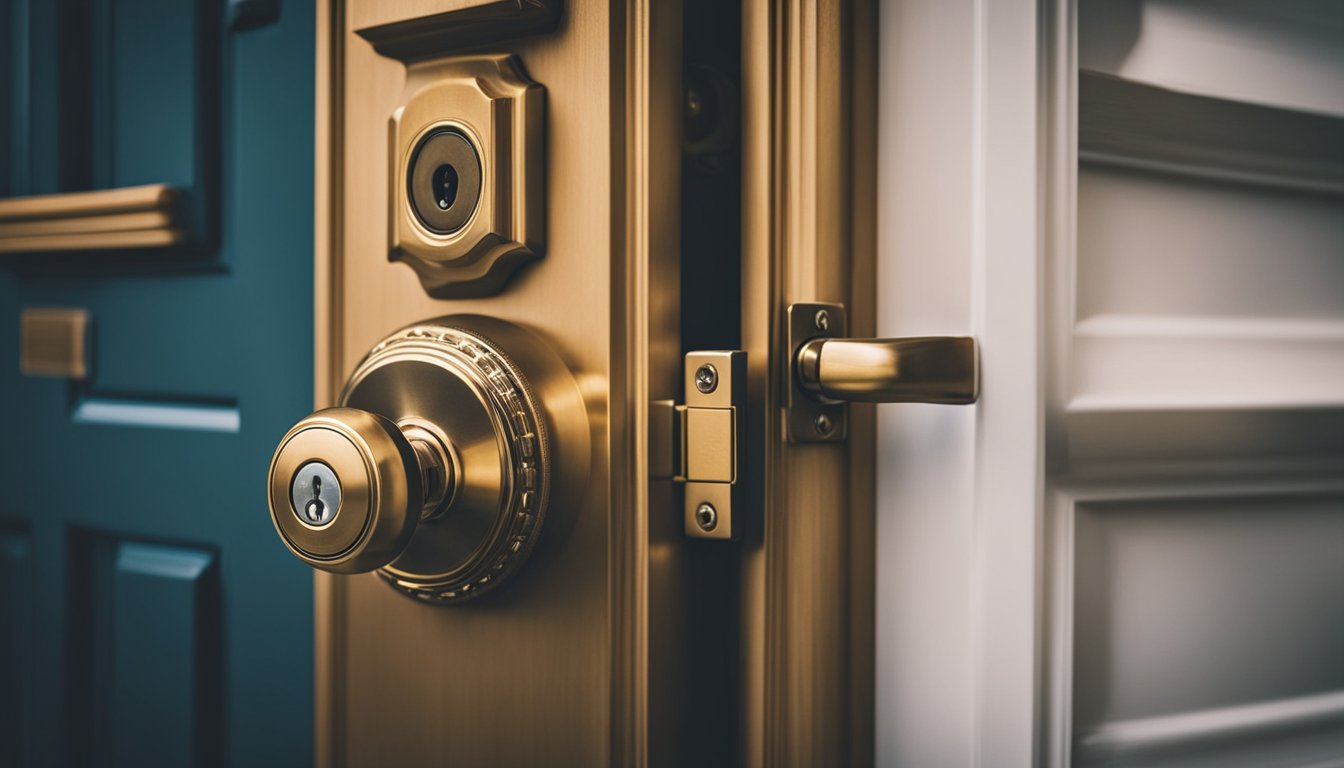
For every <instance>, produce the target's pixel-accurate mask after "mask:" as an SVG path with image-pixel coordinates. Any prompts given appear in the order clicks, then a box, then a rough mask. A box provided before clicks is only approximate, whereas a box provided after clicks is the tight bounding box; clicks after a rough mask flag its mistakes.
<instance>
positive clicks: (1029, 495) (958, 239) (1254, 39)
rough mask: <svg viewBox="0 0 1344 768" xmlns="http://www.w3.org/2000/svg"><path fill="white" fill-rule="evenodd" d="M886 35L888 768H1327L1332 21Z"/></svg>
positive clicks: (1049, 10) (1338, 719) (1143, 11)
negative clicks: (935, 349) (907, 381)
mask: <svg viewBox="0 0 1344 768" xmlns="http://www.w3.org/2000/svg"><path fill="white" fill-rule="evenodd" d="M881 24H882V28H881V71H880V85H879V89H880V93H881V103H880V110H879V111H880V126H879V134H880V142H879V144H880V147H879V168H880V173H879V179H880V181H879V213H880V220H879V221H880V223H879V241H880V248H881V251H880V258H879V272H880V275H879V279H880V289H879V290H880V300H879V306H880V318H879V323H880V326H879V332H880V333H881V335H884V336H914V335H921V334H948V333H959V332H960V333H970V334H973V335H975V336H977V337H978V338H979V340H980V342H981V349H982V372H983V373H982V387H981V391H982V395H981V400H980V402H979V403H978V404H977V405H975V406H972V407H969V408H966V409H949V408H946V407H945V406H921V405H888V406H882V407H881V409H880V410H879V413H880V437H879V440H880V442H879V472H878V477H879V480H878V482H879V487H878V505H879V512H878V590H877V602H878V606H877V616H878V630H877V676H878V679H877V709H876V722H877V728H876V731H877V734H878V736H877V739H878V744H877V759H878V763H879V764H881V765H912V766H927V765H938V766H960V765H967V766H969V765H994V766H998V765H1003V766H1026V765H1048V766H1070V765H1073V766H1091V765H1145V766H1176V765H1208V766H1260V765H1274V766H1299V765H1300V766H1326V765H1331V766H1340V765H1344V4H1341V3H1339V2H1326V1H1316V0H1289V1H1283V0H1280V1H1279V2H1275V3H1254V2H1243V1H1241V0H1217V1H1215V0H1207V1H1205V2H1197V3H1196V2H1177V1H1175V0H1171V1H1169V2H1163V1H1161V0H1106V1H1103V2H1096V1H1090V0H1081V1H1080V2H1076V3H1075V2H1068V0H1058V2H1054V1H1051V0H1041V2H1029V1H1027V0H1021V1H1017V2H1014V1H1012V0H1005V1H1004V2H999V0H979V2H976V1H975V0H884V1H883V2H882V4H881Z"/></svg>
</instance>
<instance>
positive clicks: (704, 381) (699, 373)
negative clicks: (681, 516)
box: [695, 363, 719, 509]
mask: <svg viewBox="0 0 1344 768" xmlns="http://www.w3.org/2000/svg"><path fill="white" fill-rule="evenodd" d="M718 386H719V372H718V370H716V369H715V368H714V366H712V365H710V364H708V363H706V364H704V365H702V366H700V367H699V368H696V369H695V388H696V389H698V390H700V392H701V393H703V394H706V395H708V394H709V393H710V392H713V391H714V390H715V389H718ZM711 509H713V508H712V507H711Z"/></svg>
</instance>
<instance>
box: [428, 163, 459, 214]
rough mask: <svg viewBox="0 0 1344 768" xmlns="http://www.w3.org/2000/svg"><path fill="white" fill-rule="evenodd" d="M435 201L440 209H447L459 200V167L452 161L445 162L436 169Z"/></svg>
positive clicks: (434, 182) (433, 178)
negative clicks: (455, 166) (454, 165)
mask: <svg viewBox="0 0 1344 768" xmlns="http://www.w3.org/2000/svg"><path fill="white" fill-rule="evenodd" d="M432 184H433V189H434V202H435V203H436V204H437V205H438V206H439V210H441V211H446V210H448V209H449V208H452V207H453V202H454V201H456V200H457V169H456V168H454V167H453V166H452V164H451V163H444V164H443V165H440V166H439V167H438V168H435V169H434V176H433V177H432Z"/></svg>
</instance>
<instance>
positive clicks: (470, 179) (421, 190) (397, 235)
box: [388, 55, 546, 298]
mask: <svg viewBox="0 0 1344 768" xmlns="http://www.w3.org/2000/svg"><path fill="white" fill-rule="evenodd" d="M545 95H546V91H545V89H544V88H543V87H542V86H541V85H540V84H539V83H536V82H534V81H532V80H531V79H529V78H528V77H527V75H526V74H525V73H524V71H523V68H522V64H521V61H520V60H519V59H518V57H516V56H512V55H484V56H483V55H476V56H460V57H451V58H446V59H438V60H434V61H427V62H415V63H412V64H409V65H408V66H407V70H406V87H405V90H404V91H403V94H402V100H401V104H400V106H398V107H397V108H396V109H395V110H394V111H393V113H392V120H391V125H390V131H391V142H390V144H391V152H390V155H389V159H388V163H389V174H388V175H389V178H390V179H391V189H390V194H389V196H388V200H389V203H390V208H391V210H390V216H391V222H392V226H391V227H390V232H391V242H390V243H389V256H390V258H391V259H392V260H394V261H401V262H404V263H406V264H407V265H409V266H410V267H411V268H412V269H414V270H415V272H416V274H417V275H418V276H419V278H420V282H421V284H422V285H423V286H424V288H425V291H426V292H427V293H429V295H431V296H434V297H435V298H462V297H474V296H490V295H493V294H495V293H498V292H499V291H500V290H502V289H503V286H504V284H505V282H506V281H507V280H508V279H509V277H510V276H511V275H512V274H513V273H514V272H515V271H516V270H517V269H519V268H520V267H522V266H523V265H524V264H526V263H527V262H529V261H532V260H533V259H537V258H540V257H541V255H542V252H543V248H544V245H545V224H546V217H545V214H546V212H545V209H544V203H545V174H544V159H545V158H544V155H543V152H544V136H543V129H544V121H543V112H544V109H545ZM436 152H437V153H439V154H441V155H442V156H441V157H440V156H437V155H436V156H435V157H432V158H431V157H429V156H428V155H427V153H429V154H433V153H436ZM472 155H474V157H475V159H476V161H477V163H478V165H477V166H476V167H475V168H473V167H472V164H471V159H470V156H472ZM448 168H451V173H448V171H447V170H446V169H448ZM440 170H443V171H444V175H443V176H442V177H440V178H436V172H438V171H440ZM453 176H455V177H456V178H455V179H452V178H451V177H453ZM454 180H455V182H456V188H455V192H456V194H457V199H456V200H449V201H446V202H447V203H448V204H447V205H445V206H439V205H438V204H437V201H436V200H435V193H436V192H438V191H441V190H442V188H443V186H444V184H445V183H446V182H447V181H454ZM447 186H449V187H451V185H447ZM440 208H441V210H440Z"/></svg>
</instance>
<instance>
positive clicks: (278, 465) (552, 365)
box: [270, 315, 589, 603]
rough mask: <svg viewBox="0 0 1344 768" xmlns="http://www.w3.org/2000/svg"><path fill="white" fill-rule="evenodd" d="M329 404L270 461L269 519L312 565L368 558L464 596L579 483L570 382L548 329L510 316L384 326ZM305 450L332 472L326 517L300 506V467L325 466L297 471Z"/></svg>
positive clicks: (443, 595)
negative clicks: (542, 333) (544, 333)
mask: <svg viewBox="0 0 1344 768" xmlns="http://www.w3.org/2000/svg"><path fill="white" fill-rule="evenodd" d="M506 350H507V351H506ZM340 403H341V407H340V408H336V409H329V410H327V411H319V412H317V413H315V414H313V415H312V416H309V417H308V418H307V419H304V420H303V421H301V422H300V423H299V424H298V425H296V426H295V427H294V429H292V430H290V433H289V434H287V435H286V436H285V439H284V440H283V441H282V442H281V446H280V448H279V449H278V450H277V452H276V457H275V460H274V461H273V463H272V469H271V478H270V502H271V510H272V518H273V519H274V520H275V522H276V528H277V530H279V531H280V534H281V538H282V539H284V541H285V544H286V546H288V547H289V548H290V549H291V550H292V551H294V553H295V554H296V555H298V556H299V557H300V559H302V560H304V561H305V562H307V563H309V564H310V565H313V566H314V567H317V568H323V569H325V570H330V571H334V572H337V573H355V572H362V571H369V570H375V569H376V570H377V571H378V574H379V575H380V576H381V577H382V578H383V579H385V580H386V581H387V582H388V583H389V584H390V585H392V586H393V587H395V588H396V589H398V590H399V591H401V592H404V593H406V594H408V595H411V596H413V597H416V598H419V599H422V600H428V601H432V602H437V603H452V602H460V601H463V600H467V599H470V598H473V597H476V596H479V595H481V594H484V593H486V592H489V591H491V590H493V589H494V588H496V587H498V586H499V585H500V584H501V583H503V582H505V581H507V580H508V579H509V578H510V577H511V576H513V575H514V574H515V573H516V572H517V571H518V569H519V567H520V566H521V564H522V563H523V561H524V560H525V559H526V558H527V556H528V554H529V553H530V552H531V551H532V549H533V547H534V546H535V545H536V543H537V540H538V537H539V535H540V532H541V530H542V523H543V522H544V520H545V519H546V517H547V515H548V511H549V512H550V513H551V514H554V512H553V510H552V508H553V507H555V506H557V505H558V504H565V505H572V504H574V502H576V501H577V500H578V499H579V498H580V497H581V495H582V493H583V491H584V488H585V486H586V484H587V477H588V452H589V433H588V420H587V413H586V410H585V408H584V404H583V399H582V396H581V394H580V393H579V389H578V386H577V384H576V383H575V381H574V378H573V376H572V375H571V374H570V372H569V370H568V368H567V367H566V366H565V364H564V363H563V362H562V361H561V360H560V358H559V356H558V355H556V353H555V352H554V351H553V350H551V349H550V347H549V346H548V345H547V344H546V343H545V342H544V341H542V340H541V339H540V338H539V337H537V336H536V335H534V334H533V333H531V332H529V331H526V330H524V329H522V328H519V327H517V326H514V325H511V324H509V323H505V322H502V321H497V320H493V319H490V318H484V317H478V316H467V315H460V316H451V317H445V318H440V319H438V320H434V321H429V322H425V323H419V324H416V325H413V326H410V327H407V328H404V329H402V330H400V331H398V332H396V333H394V334H391V335H390V336H388V337H387V338H385V339H384V340H383V341H382V342H380V343H379V344H378V345H377V346H376V347H374V348H373V350H372V351H370V352H369V354H368V355H367V356H366V357H365V358H364V360H363V361H362V362H360V364H359V365H358V366H357V367H356V368H355V371H354V373H353V374H352V375H351V376H350V379H349V381H348V382H347V384H346V386H345V388H344V391H343V392H342V394H341V398H340ZM354 414H361V415H360V416H355V415H354ZM291 457H292V458H291ZM313 461H319V462H322V464H323V465H324V466H329V467H330V469H331V470H332V471H333V473H334V474H335V476H336V477H337V478H338V479H339V486H340V487H339V491H338V492H339V505H340V509H339V510H337V511H336V512H335V514H334V516H332V517H331V519H330V520H327V519H326V518H325V517H323V515H330V512H329V511H328V510H327V509H326V508H325V507H322V506H318V505H311V506H301V505H300V504H299V502H302V501H303V500H304V499H306V498H309V497H310V496H311V495H312V494H313V493H314V491H313V490H311V489H310V488H309V485H308V483H309V482H311V481H310V479H309V476H310V475H312V476H314V477H317V476H319V475H321V476H327V477H329V476H328V475H323V474H322V472H320V471H318V470H320V469H321V467H315V468H312V469H311V470H310V471H309V472H308V473H306V474H302V475H299V474H296V473H300V472H302V471H303V468H304V467H305V466H309V465H310V464H311V462H313ZM338 465H339V466H338ZM361 472H362V474H361ZM347 475H348V476H349V477H352V478H354V480H353V481H348V480H347V479H346V478H347ZM319 480H320V478H319ZM327 482H328V484H330V482H331V480H330V479H328V481H327ZM319 485H320V483H319ZM320 492H321V491H320V488H319V489H317V493H319V496H315V497H313V499H314V501H322V499H321V497H320ZM389 555H390V556H389Z"/></svg>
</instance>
